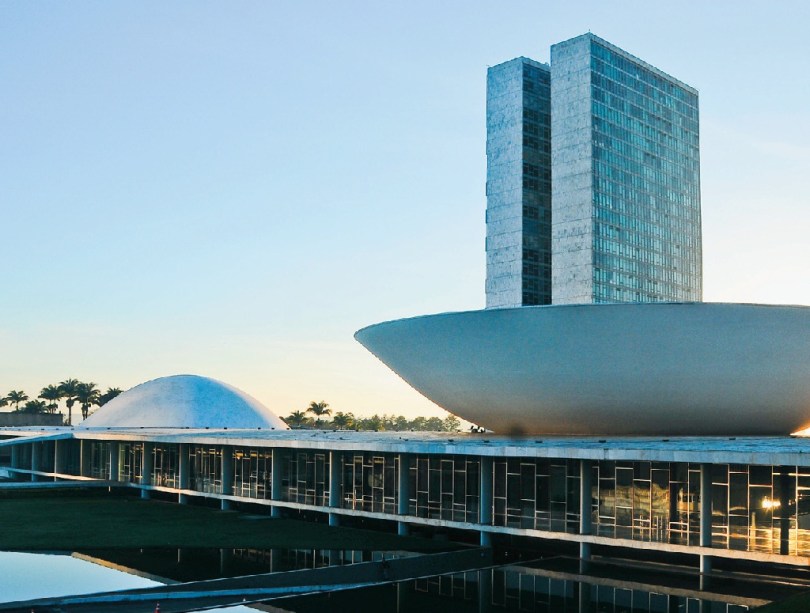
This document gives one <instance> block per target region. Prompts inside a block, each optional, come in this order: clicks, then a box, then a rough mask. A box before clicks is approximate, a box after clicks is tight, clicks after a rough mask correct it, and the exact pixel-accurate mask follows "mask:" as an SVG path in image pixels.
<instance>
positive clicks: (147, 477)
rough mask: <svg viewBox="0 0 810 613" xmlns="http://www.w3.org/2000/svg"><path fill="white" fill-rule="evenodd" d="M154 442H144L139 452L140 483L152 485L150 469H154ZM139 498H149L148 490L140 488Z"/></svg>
mask: <svg viewBox="0 0 810 613" xmlns="http://www.w3.org/2000/svg"><path fill="white" fill-rule="evenodd" d="M154 451H155V444H154V443H144V444H143V453H141V485H147V486H151V485H152V471H153V470H154V469H155V456H154V455H153V454H154ZM141 498H143V499H144V500H148V499H149V490H148V489H141Z"/></svg>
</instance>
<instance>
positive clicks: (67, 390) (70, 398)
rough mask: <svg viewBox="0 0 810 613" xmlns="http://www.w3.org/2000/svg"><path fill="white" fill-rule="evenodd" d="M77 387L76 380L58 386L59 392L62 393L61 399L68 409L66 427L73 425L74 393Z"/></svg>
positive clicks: (77, 381) (68, 380)
mask: <svg viewBox="0 0 810 613" xmlns="http://www.w3.org/2000/svg"><path fill="white" fill-rule="evenodd" d="M78 386H79V380H78V379H67V380H65V381H62V383H60V384H59V391H61V392H62V398H64V399H65V404H66V405H67V409H68V418H67V425H68V426H70V425H72V424H73V405H74V404H75V403H76V392H77V389H78Z"/></svg>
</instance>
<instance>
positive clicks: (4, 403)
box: [0, 397, 8, 407]
mask: <svg viewBox="0 0 810 613" xmlns="http://www.w3.org/2000/svg"><path fill="white" fill-rule="evenodd" d="M5 406H8V400H6V399H5V398H3V397H0V407H5Z"/></svg>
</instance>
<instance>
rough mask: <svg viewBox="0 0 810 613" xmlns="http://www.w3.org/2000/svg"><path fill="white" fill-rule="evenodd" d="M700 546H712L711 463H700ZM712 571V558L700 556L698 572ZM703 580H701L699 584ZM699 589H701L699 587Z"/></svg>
mask: <svg viewBox="0 0 810 613" xmlns="http://www.w3.org/2000/svg"><path fill="white" fill-rule="evenodd" d="M700 546H701V547H711V546H712V465H711V464H701V465H700ZM711 572H712V558H711V556H709V555H706V554H701V556H700V574H701V575H707V574H709V573H711ZM702 583H703V581H701V584H702ZM701 589H703V588H702V587H701Z"/></svg>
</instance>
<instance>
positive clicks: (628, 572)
mask: <svg viewBox="0 0 810 613" xmlns="http://www.w3.org/2000/svg"><path fill="white" fill-rule="evenodd" d="M392 555H404V556H410V555H414V554H409V553H407V552H370V551H359V550H358V551H336V550H331V551H330V550H311V549H300V550H295V549H285V550H282V549H279V550H254V549H179V550H178V549H136V550H132V549H120V550H107V551H86V552H81V553H72V554H58V553H54V554H42V553H37V554H34V553H16V552H0V603H8V602H13V601H20V600H26V599H34V598H45V597H58V596H68V595H77V594H90V593H95V592H104V591H113V590H126V589H133V588H143V587H151V586H159V585H166V584H171V583H177V582H187V581H196V580H205V579H212V578H219V577H233V576H243V575H250V574H262V573H267V572H284V571H288V570H296V569H306V568H322V567H325V566H335V565H346V564H354V563H360V562H369V561H375V560H380V559H381V557H382V556H392ZM594 566H595V568H594V571H593V572H592V573H591V574H589V576H588V577H587V578H583V576H582V575H580V574H579V573H578V570H577V567H576V560H571V559H566V558H549V559H545V560H535V561H528V562H517V563H514V564H510V565H503V566H500V567H498V568H494V569H488V570H485V571H474V572H466V573H457V574H453V575H443V576H435V577H429V578H424V579H418V580H411V581H403V582H400V583H396V584H388V585H380V586H375V587H366V588H358V589H351V590H345V591H341V592H332V593H324V594H313V595H306V596H295V597H288V598H281V599H275V600H273V602H272V604H273V606H274V607H276V610H281V611H291V612H297V613H309V612H312V613H324V611H398V612H400V613H410V612H413V613H425V612H426V611H442V613H466V612H477V613H480V612H483V611H493V612H500V611H535V612H538V613H744V612H747V611H750V610H752V609H754V608H755V607H757V606H760V605H762V604H765V603H767V602H769V601H771V600H774V599H777V598H783V597H786V596H788V595H791V594H792V593H793V592H795V591H799V590H801V589H807V584H806V583H804V582H802V581H799V580H797V582H796V583H795V585H793V586H791V585H788V584H786V583H785V582H781V583H779V584H777V583H776V582H772V583H767V582H766V583H758V582H754V581H751V582H744V583H741V582H740V581H739V578H734V577H723V576H718V578H717V579H716V581H713V583H712V586H711V587H710V588H709V589H707V590H706V591H704V592H701V591H700V590H699V589H698V585H697V577H696V576H695V575H694V574H681V575H675V574H672V573H667V572H661V571H660V569H655V568H646V569H645V568H643V567H631V566H627V567H621V566H614V565H608V564H596V565H594ZM583 579H585V580H583ZM113 610H114V609H113ZM150 610H151V608H150ZM208 610H216V611H230V612H242V613H247V612H248V611H255V610H256V609H251V608H248V607H245V606H235V607H228V608H220V609H208Z"/></svg>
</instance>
